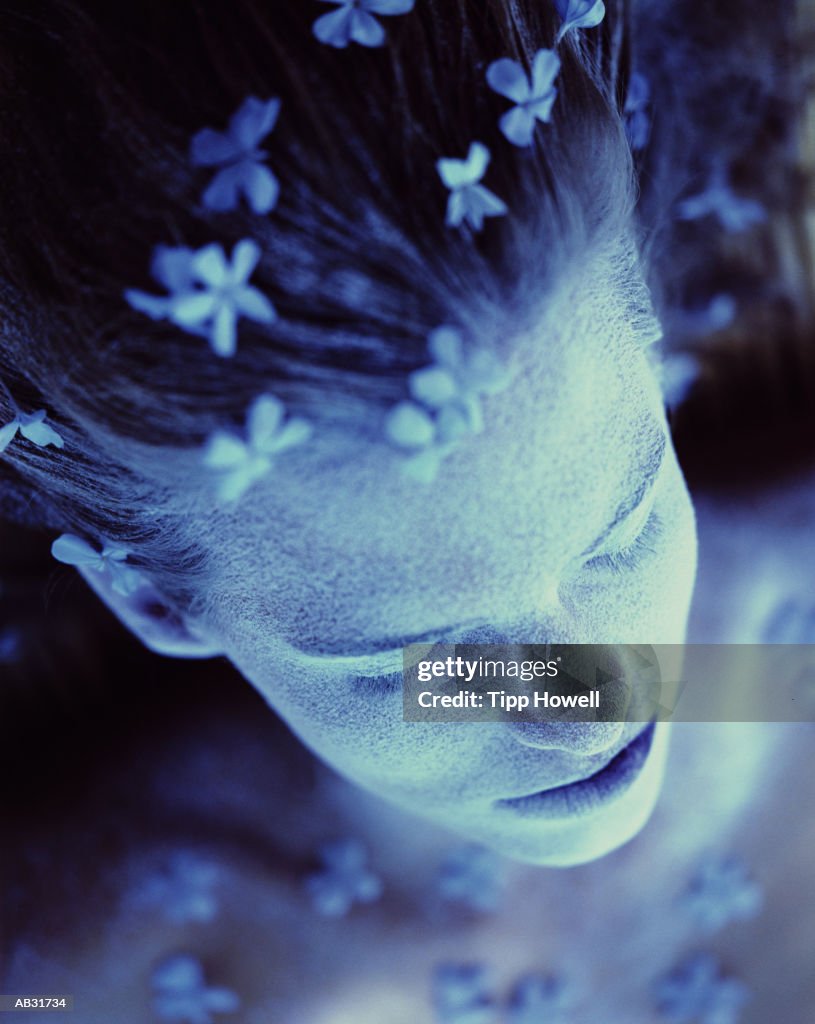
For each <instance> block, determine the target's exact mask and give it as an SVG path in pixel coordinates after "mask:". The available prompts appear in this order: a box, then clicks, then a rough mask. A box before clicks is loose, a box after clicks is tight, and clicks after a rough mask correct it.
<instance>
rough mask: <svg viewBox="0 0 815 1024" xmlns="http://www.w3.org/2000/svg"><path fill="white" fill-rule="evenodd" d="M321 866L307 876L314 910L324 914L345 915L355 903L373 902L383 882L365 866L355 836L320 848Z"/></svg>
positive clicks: (366, 864) (306, 883) (366, 858)
mask: <svg viewBox="0 0 815 1024" xmlns="http://www.w3.org/2000/svg"><path fill="white" fill-rule="evenodd" d="M320 859H321V860H322V863H323V867H322V870H321V871H318V872H315V873H314V874H313V875H309V877H308V878H307V879H306V882H305V886H306V891H307V892H308V894H309V896H310V897H311V902H312V904H313V906H314V909H315V910H316V911H318V912H319V913H320V914H323V915H324V916H325V917H344V916H345V915H346V914H347V913H348V911H349V910H350V909H351V907H353V905H354V904H355V903H373V902H375V901H376V900H378V899H379V897H380V896H381V895H382V881H381V879H380V878H379V876H378V875H375V874H374V873H373V871H371V869H370V868H369V867H368V854H367V851H366V849H365V847H364V846H363V845H362V843H361V842H359V841H358V840H356V839H341V840H338V841H337V842H335V843H327V844H326V845H325V846H323V847H322V849H321V850H320Z"/></svg>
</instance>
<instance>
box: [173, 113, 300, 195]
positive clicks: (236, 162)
mask: <svg viewBox="0 0 815 1024" xmlns="http://www.w3.org/2000/svg"><path fill="white" fill-rule="evenodd" d="M279 113H280V100H279V99H271V100H259V99H257V98H256V97H255V96H248V97H247V98H246V99H245V100H244V101H243V103H242V104H241V105H240V107H238V109H237V110H236V111H235V113H234V114H233V115H232V117H231V118H230V121H229V126H228V128H227V130H226V131H225V132H218V131H215V130H214V129H213V128H203V129H202V130H201V131H200V132H198V133H197V134H196V135H195V136H193V140H192V144H191V146H190V160H191V162H192V165H193V167H218V168H220V169H219V170H218V172H217V173H216V175H215V177H214V178H213V179H212V181H211V182H210V184H209V187H208V188H207V189H206V191H205V192H204V194H203V196H202V197H201V201H202V202H203V204H204V206H206V207H207V209H209V210H217V211H219V212H223V211H226V210H234V209H235V208H236V207H237V205H238V202H239V201H240V197H241V195H243V196H244V197H245V198H246V201H247V202H248V204H249V206H250V207H251V208H252V210H253V211H254V212H255V213H268V212H269V211H270V210H272V209H273V208H274V206H275V203H276V202H277V197H278V194H279V192H280V186H279V184H278V181H277V178H276V177H275V176H274V174H272V172H271V171H270V170H269V168H268V167H267V166H266V165H265V163H264V160H265V159H266V157H267V156H268V154H267V153H266V151H265V150H263V149H261V148H260V144H261V142H263V140H264V139H265V138H266V136H267V135H268V134H269V132H271V130H272V129H273V128H274V126H275V124H276V122H277V118H278V115H279Z"/></svg>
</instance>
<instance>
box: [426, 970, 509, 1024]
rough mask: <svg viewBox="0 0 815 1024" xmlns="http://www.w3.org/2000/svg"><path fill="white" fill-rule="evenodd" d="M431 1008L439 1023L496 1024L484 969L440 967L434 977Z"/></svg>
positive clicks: (495, 1010) (496, 1015) (488, 983)
mask: <svg viewBox="0 0 815 1024" xmlns="http://www.w3.org/2000/svg"><path fill="white" fill-rule="evenodd" d="M433 1009H434V1010H435V1013H436V1020H437V1021H438V1022H439V1024H498V1019H499V1018H498V1011H497V1009H496V1006H495V1001H494V999H493V998H492V996H491V994H490V979H489V973H488V971H487V969H486V967H484V966H482V965H481V964H440V965H439V966H438V967H437V968H436V971H435V974H434V976H433Z"/></svg>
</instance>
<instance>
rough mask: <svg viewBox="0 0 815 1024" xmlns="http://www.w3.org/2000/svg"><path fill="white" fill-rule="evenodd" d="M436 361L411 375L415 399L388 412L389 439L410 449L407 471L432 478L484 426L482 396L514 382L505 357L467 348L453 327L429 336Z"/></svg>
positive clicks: (430, 349) (410, 381)
mask: <svg viewBox="0 0 815 1024" xmlns="http://www.w3.org/2000/svg"><path fill="white" fill-rule="evenodd" d="M427 347H428V350H429V351H430V354H431V356H433V359H434V362H433V363H431V364H430V365H429V366H424V367H422V368H421V369H419V370H415V371H414V372H413V373H411V374H410V376H409V378H408V387H409V390H410V393H411V396H412V399H413V400H412V401H403V402H399V403H398V404H397V405H396V406H394V408H393V409H391V411H390V412H389V414H388V417H387V420H386V422H385V432H386V434H387V436H388V438H389V439H390V441H391V442H392V443H393V444H395V445H397V446H398V447H400V448H404V449H405V450H406V451H408V452H411V453H412V454H411V457H410V458H408V459H407V460H406V461H405V464H404V469H405V472H406V473H407V474H408V475H409V476H411V477H413V478H414V479H416V480H420V481H421V482H423V483H428V482H430V481H432V480H433V479H434V478H435V476H436V474H437V472H438V469H439V466H440V464H441V462H442V460H443V459H444V458H446V456H447V455H449V453H450V452H451V451H452V450H453V449H454V447H455V445H456V443H457V442H458V441H459V440H460V439H461V438H462V437H463V436H465V435H466V434H478V433H480V432H481V431H482V430H483V427H484V418H483V413H482V409H481V400H482V398H483V396H484V395H491V394H497V393H498V392H499V391H501V390H502V389H503V388H504V387H506V385H507V383H508V382H509V374H508V373H507V371H506V369H505V367H504V366H503V365H502V364H501V362H500V360H499V359H498V358H497V357H496V356H495V355H493V353H491V352H488V351H486V350H485V349H476V350H474V351H470V352H466V351H465V348H464V342H463V339H462V337H461V334H460V333H459V332H458V331H457V330H456V329H455V328H454V327H438V328H437V329H436V330H435V331H433V332H432V333H431V335H430V338H429V339H428V345H427Z"/></svg>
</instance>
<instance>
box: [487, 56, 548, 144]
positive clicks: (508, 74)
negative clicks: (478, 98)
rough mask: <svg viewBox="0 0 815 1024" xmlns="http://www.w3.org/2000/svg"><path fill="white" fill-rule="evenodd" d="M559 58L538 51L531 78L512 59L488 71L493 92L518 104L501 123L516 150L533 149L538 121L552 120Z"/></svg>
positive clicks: (505, 58) (497, 64)
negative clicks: (522, 147)
mask: <svg viewBox="0 0 815 1024" xmlns="http://www.w3.org/2000/svg"><path fill="white" fill-rule="evenodd" d="M559 71H560V57H558V55H557V54H556V53H555V52H554V51H553V50H538V52H537V53H536V54H535V57H534V60H533V61H532V74H531V77H530V76H529V75H527V73H526V71H525V70H524V68H523V66H522V65H521V64H519V63H518V61H516V60H510V59H509V57H502V58H501V59H500V60H496V61H493V62H492V64H490V66H489V67H488V68H487V82H488V84H489V86H490V88H491V89H493V90H494V91H495V92H497V93H500V95H501V96H506V97H507V99H510V100H513V101H514V102H515V104H516V106H514V107H513V108H512V109H511V110H508V111H507V112H506V113H505V114H504V115H503V117H502V118H501V120H500V122H499V126H500V128H501V131H502V132H503V133H504V135H505V136H506V137H507V139H509V141H510V142H511V143H513V145H515V146H530V145H531V144H532V136H533V134H534V132H535V124H536V122H537V121H549V120H551V114H552V105H553V104H554V102H555V97H556V96H557V89H556V88H555V84H554V83H555V79H556V78H557V76H558V72H559Z"/></svg>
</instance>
